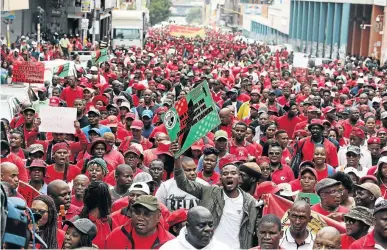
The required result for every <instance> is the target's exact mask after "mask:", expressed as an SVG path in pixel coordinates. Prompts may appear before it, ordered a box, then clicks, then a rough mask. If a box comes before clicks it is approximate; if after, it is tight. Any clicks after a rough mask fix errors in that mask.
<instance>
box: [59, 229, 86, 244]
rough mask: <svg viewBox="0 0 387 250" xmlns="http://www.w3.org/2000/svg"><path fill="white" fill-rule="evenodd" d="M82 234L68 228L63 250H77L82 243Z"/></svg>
mask: <svg viewBox="0 0 387 250" xmlns="http://www.w3.org/2000/svg"><path fill="white" fill-rule="evenodd" d="M81 235H82V234H81V232H79V231H78V229H76V228H75V227H69V228H67V231H66V234H65V239H64V242H63V249H76V248H78V247H79V245H80V243H81Z"/></svg>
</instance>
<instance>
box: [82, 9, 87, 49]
mask: <svg viewBox="0 0 387 250" xmlns="http://www.w3.org/2000/svg"><path fill="white" fill-rule="evenodd" d="M84 19H87V14H86V13H85V15H84ZM86 45H87V27H86V29H83V46H86Z"/></svg>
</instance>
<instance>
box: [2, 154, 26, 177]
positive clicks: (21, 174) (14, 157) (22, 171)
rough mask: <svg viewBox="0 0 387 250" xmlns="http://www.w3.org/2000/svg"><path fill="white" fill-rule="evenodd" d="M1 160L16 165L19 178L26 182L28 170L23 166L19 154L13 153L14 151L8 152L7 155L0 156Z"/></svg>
mask: <svg viewBox="0 0 387 250" xmlns="http://www.w3.org/2000/svg"><path fill="white" fill-rule="evenodd" d="M3 162H11V163H13V164H15V165H16V167H17V168H18V170H19V180H21V181H24V182H28V179H29V177H28V171H27V169H26V168H25V166H24V161H23V159H21V158H20V157H19V156H17V155H15V154H14V153H9V154H8V155H7V157H4V158H0V163H3Z"/></svg>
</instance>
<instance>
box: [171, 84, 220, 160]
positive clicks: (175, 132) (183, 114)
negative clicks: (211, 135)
mask: <svg viewBox="0 0 387 250" xmlns="http://www.w3.org/2000/svg"><path fill="white" fill-rule="evenodd" d="M163 122H164V125H165V128H166V129H167V132H168V135H169V138H170V140H171V141H172V142H173V141H175V140H177V139H178V141H179V144H180V147H181V148H180V151H179V152H177V153H176V154H175V157H179V156H180V155H181V154H183V153H184V152H185V151H186V150H187V149H188V148H189V147H191V145H192V144H194V143H195V142H196V141H198V140H199V139H200V138H202V137H203V136H205V135H207V134H208V132H210V131H211V130H213V129H214V128H216V127H217V126H219V124H220V118H219V115H218V112H217V111H216V107H215V103H214V101H213V99H212V96H211V92H210V89H209V88H208V84H207V82H206V81H203V82H202V83H201V84H199V85H198V86H197V87H196V88H194V89H192V90H191V91H190V92H189V93H188V94H187V95H186V96H185V97H184V98H182V99H180V100H179V101H178V102H176V103H175V105H174V107H172V108H170V109H169V110H168V111H167V112H166V113H165V114H164V116H163Z"/></svg>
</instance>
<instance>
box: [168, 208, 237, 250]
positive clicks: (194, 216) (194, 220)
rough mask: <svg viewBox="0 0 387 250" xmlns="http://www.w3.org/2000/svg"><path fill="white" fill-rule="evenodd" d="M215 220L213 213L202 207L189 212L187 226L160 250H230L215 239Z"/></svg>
mask: <svg viewBox="0 0 387 250" xmlns="http://www.w3.org/2000/svg"><path fill="white" fill-rule="evenodd" d="M213 236H214V219H213V218H212V214H211V212H210V211H209V210H208V209H207V208H205V207H202V206H197V207H193V208H191V209H190V210H189V211H188V214H187V224H186V226H185V227H183V228H182V229H181V231H180V233H179V235H178V236H177V238H176V239H173V240H170V241H168V242H167V243H165V244H164V245H163V246H162V247H161V248H160V250H175V249H202V248H205V249H222V250H228V249H230V248H229V247H228V246H227V245H226V244H224V243H222V242H220V241H218V240H216V239H215V238H213Z"/></svg>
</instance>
